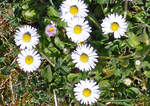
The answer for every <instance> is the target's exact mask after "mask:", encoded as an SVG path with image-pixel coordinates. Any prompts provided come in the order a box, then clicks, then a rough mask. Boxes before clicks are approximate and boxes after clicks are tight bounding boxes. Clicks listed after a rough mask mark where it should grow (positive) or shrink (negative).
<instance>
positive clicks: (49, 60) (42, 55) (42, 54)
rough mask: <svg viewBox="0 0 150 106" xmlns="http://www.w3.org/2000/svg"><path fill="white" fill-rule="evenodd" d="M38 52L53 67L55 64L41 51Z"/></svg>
mask: <svg viewBox="0 0 150 106" xmlns="http://www.w3.org/2000/svg"><path fill="white" fill-rule="evenodd" d="M39 53H40V54H41V55H42V56H43V57H44V58H45V59H46V60H47V61H48V62H49V63H50V64H51V65H52V66H53V67H55V64H54V63H52V62H51V60H50V59H49V58H48V57H47V56H46V55H45V54H44V53H42V52H40V51H39Z"/></svg>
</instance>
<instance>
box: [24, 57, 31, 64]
mask: <svg viewBox="0 0 150 106" xmlns="http://www.w3.org/2000/svg"><path fill="white" fill-rule="evenodd" d="M25 62H26V64H28V65H30V64H32V63H33V57H31V56H27V57H26V58H25Z"/></svg>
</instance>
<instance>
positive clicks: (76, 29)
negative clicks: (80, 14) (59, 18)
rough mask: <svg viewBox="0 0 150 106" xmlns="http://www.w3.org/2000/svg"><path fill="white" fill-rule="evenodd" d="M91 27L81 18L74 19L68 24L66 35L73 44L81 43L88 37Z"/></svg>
mask: <svg viewBox="0 0 150 106" xmlns="http://www.w3.org/2000/svg"><path fill="white" fill-rule="evenodd" d="M90 32H91V27H90V26H89V25H88V21H85V20H84V19H83V18H74V19H72V21H71V22H68V26H67V28H66V34H67V36H68V38H71V40H72V41H73V42H75V43H79V42H83V41H85V40H87V39H88V38H89V36H90Z"/></svg>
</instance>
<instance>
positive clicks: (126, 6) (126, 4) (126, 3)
mask: <svg viewBox="0 0 150 106" xmlns="http://www.w3.org/2000/svg"><path fill="white" fill-rule="evenodd" d="M127 11H128V0H125V11H124V18H126V17H127Z"/></svg>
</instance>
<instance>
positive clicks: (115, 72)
mask: <svg viewBox="0 0 150 106" xmlns="http://www.w3.org/2000/svg"><path fill="white" fill-rule="evenodd" d="M62 1H63V0H3V1H1V2H0V11H1V14H0V105H10V104H13V105H14V106H15V105H20V106H21V105H29V106H30V105H31V106H32V105H43V106H44V105H49V106H54V104H55V103H54V95H53V91H55V92H56V96H57V102H58V105H59V106H69V104H70V105H71V106H82V105H80V103H79V102H78V101H77V100H76V99H75V97H74V92H73V88H74V84H75V83H78V82H79V81H80V80H82V79H86V78H88V79H91V80H93V79H94V80H95V81H96V82H97V83H98V84H99V87H100V90H101V95H100V98H99V99H98V102H97V103H95V104H93V106H105V105H106V104H108V103H109V102H111V104H112V105H115V106H133V105H136V104H137V105H139V106H148V105H149V104H150V102H149V101H150V52H149V50H150V39H149V38H150V1H149V0H133V1H132V2H128V3H127V4H126V3H125V2H124V1H123V0H85V2H86V3H87V4H88V8H89V13H88V17H87V18H86V19H87V20H88V21H89V24H90V26H91V27H92V33H91V37H90V38H89V39H88V41H87V42H88V43H89V44H91V45H92V46H93V47H94V48H95V49H96V50H97V53H98V54H99V62H98V63H97V66H96V68H95V69H93V70H92V71H90V72H87V73H85V72H81V71H80V70H78V69H76V68H75V67H74V64H73V63H72V59H71V52H72V51H73V50H74V49H75V48H76V46H77V45H76V44H75V43H73V42H71V40H70V39H68V38H67V36H66V34H65V27H66V23H65V22H62V21H61V19H60V17H59V6H60V4H61V3H62ZM27 11H29V12H30V11H32V13H31V14H30V15H31V16H27V15H26V14H25V13H26V12H27ZM111 13H118V14H121V15H123V16H125V17H126V20H127V23H128V29H127V32H126V36H124V37H122V38H121V39H114V38H113V34H108V35H104V34H103V32H102V30H101V25H100V24H101V23H102V19H104V18H105V16H107V15H108V14H111ZM51 21H53V22H55V23H56V25H57V28H58V33H57V35H56V36H55V37H53V38H48V37H47V36H46V35H45V33H44V30H45V26H46V25H47V24H49V23H50V22H51ZM27 24H29V25H32V26H34V27H36V28H37V29H38V33H39V34H40V35H41V37H40V43H39V44H38V46H37V47H36V50H37V51H38V52H39V53H40V55H41V56H43V57H44V58H45V59H44V60H43V61H42V64H41V66H40V68H39V69H38V70H37V71H36V72H33V73H25V72H24V71H23V70H21V69H20V67H19V66H18V63H17V61H16V59H17V56H18V54H19V53H20V51H21V50H20V49H19V47H17V46H16V45H15V42H14V34H15V31H16V30H17V28H18V27H19V26H21V25H27ZM136 60H140V61H141V64H140V65H139V66H136V65H135V61H136ZM126 78H130V79H131V80H132V84H131V85H130V86H126V85H125V84H124V82H123V81H124V79H126Z"/></svg>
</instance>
